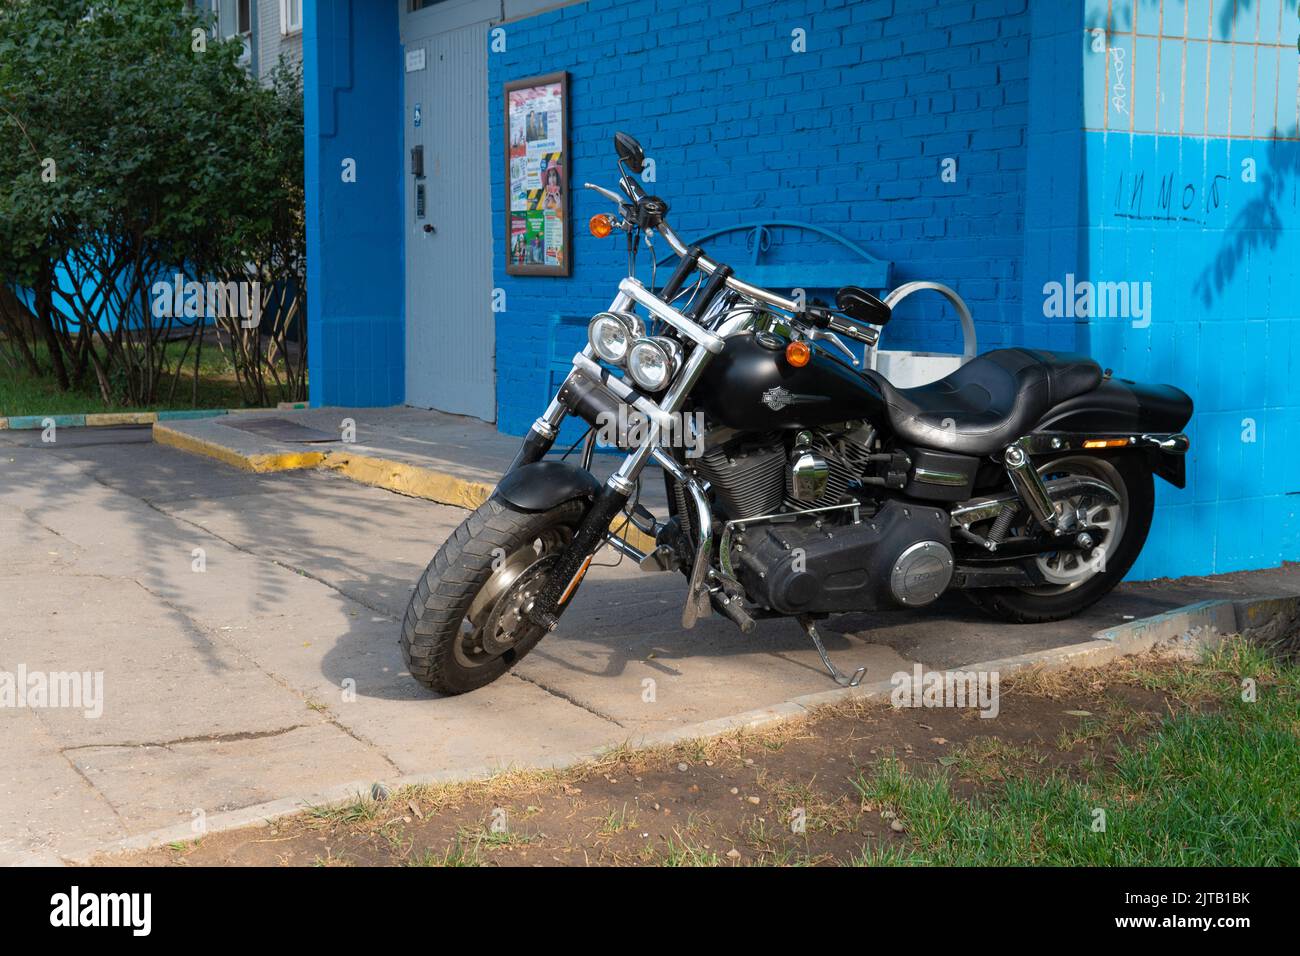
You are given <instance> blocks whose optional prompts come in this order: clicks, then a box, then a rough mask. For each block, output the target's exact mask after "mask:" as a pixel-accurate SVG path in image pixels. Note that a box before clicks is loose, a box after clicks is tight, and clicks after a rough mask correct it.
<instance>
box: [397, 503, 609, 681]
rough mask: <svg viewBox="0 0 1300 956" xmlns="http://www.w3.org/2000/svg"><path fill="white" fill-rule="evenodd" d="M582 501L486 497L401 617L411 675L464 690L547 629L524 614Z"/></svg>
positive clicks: (507, 664)
mask: <svg viewBox="0 0 1300 956" xmlns="http://www.w3.org/2000/svg"><path fill="white" fill-rule="evenodd" d="M584 511H585V506H584V505H583V503H582V502H580V501H570V502H566V503H565V504H562V505H559V506H558V507H555V508H552V509H550V510H549V511H541V512H528V511H516V510H515V509H513V508H511V507H510V506H509V505H507V504H505V503H503V502H501V501H499V500H498V499H496V498H489V499H488V500H487V501H485V502H484V503H483V504H482V505H480V506H479V507H478V508H477V509H476V510H475V511H474V512H473V513H472V514H471V515H470V516H469V517H468V518H466V519H465V520H464V521H463V522H462V523H461V525H460V527H458V528H457V529H456V530H455V531H454V532H453V533H452V535H451V537H449V538H448V539H447V540H446V541H445V542H444V543H443V545H442V547H441V548H439V549H438V553H437V554H436V555H435V556H434V558H433V560H432V561H431V562H429V566H428V568H426V569H425V572H424V574H423V575H421V576H420V580H419V583H418V584H416V587H415V592H414V593H413V594H412V595H411V601H410V603H409V604H408V605H407V608H406V617H405V619H404V620H403V622H402V638H401V644H402V656H403V658H404V659H405V661H406V666H407V667H408V668H409V670H410V672H411V676H412V677H414V678H415V679H416V680H418V681H419V682H420V683H421V684H423V685H424V686H426V687H428V688H430V689H431V690H435V691H437V692H438V693H441V694H464V693H467V692H468V691H471V690H477V689H478V688H480V687H483V686H485V685H487V684H490V683H492V681H494V680H496V679H497V678H498V677H500V676H501V675H502V674H504V673H505V672H506V671H508V670H510V668H512V667H514V666H515V664H517V663H518V662H519V661H520V660H521V659H522V658H523V657H524V655H526V654H527V653H528V652H529V651H531V650H532V649H533V648H534V647H535V646H536V645H537V642H538V641H540V640H541V639H542V636H543V635H544V634H545V630H544V629H543V628H542V627H541V626H540V625H537V624H533V623H532V622H531V621H529V620H527V618H525V617H524V616H523V614H522V611H523V607H524V605H525V604H526V603H527V601H528V600H529V599H530V598H531V597H532V596H535V595H536V593H537V590H538V589H539V587H540V585H541V583H542V582H543V581H544V580H545V579H546V576H547V572H548V570H549V568H548V565H549V563H550V562H551V561H553V560H554V559H555V557H556V556H557V555H558V553H559V551H560V550H561V549H562V548H563V547H564V546H565V545H566V544H568V542H569V540H570V539H571V538H572V536H573V532H574V530H575V529H576V528H577V526H578V524H579V522H580V521H581V520H582V515H583V513H584Z"/></svg>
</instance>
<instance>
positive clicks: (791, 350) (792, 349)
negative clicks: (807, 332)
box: [785, 342, 812, 368]
mask: <svg viewBox="0 0 1300 956" xmlns="http://www.w3.org/2000/svg"><path fill="white" fill-rule="evenodd" d="M811 358H812V349H810V348H808V343H807V342H791V343H790V344H789V345H787V346H786V347H785V360H786V361H787V362H789V363H790V364H791V365H793V366H794V367H795V368H803V367H804V366H805V365H807V364H808V360H809V359H811Z"/></svg>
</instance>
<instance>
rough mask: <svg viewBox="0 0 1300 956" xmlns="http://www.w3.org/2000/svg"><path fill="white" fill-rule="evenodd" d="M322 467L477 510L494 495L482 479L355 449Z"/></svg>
mask: <svg viewBox="0 0 1300 956" xmlns="http://www.w3.org/2000/svg"><path fill="white" fill-rule="evenodd" d="M321 467H322V468H328V469H329V470H330V471H337V472H338V473H339V474H341V475H343V476H345V477H347V478H351V479H352V480H353V481H359V482H360V483H361V484H363V485H372V486H374V487H376V488H384V489H386V490H388V491H396V492H397V493H398V494H403V495H410V496H411V497H412V498H425V499H427V500H429V501H437V502H439V503H441V504H444V505H455V506H456V507H457V508H467V509H469V510H470V511H473V510H474V509H475V508H477V507H478V506H479V505H481V504H482V503H483V502H485V501H486V500H487V499H488V497H489V496H490V495H491V494H492V486H491V485H485V484H483V483H482V482H481V481H468V480H466V479H464V478H457V477H456V476H455V475H449V474H447V473H446V472H441V471H433V470H432V469H429V468H421V467H420V466H418V465H407V464H403V463H402V462H399V461H392V460H390V459H388V458H370V457H367V456H365V455H354V454H352V453H351V452H343V451H336V452H330V453H329V454H327V455H326V456H325V460H324V461H323V462H322V463H321Z"/></svg>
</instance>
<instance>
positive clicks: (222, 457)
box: [153, 422, 325, 474]
mask: <svg viewBox="0 0 1300 956" xmlns="http://www.w3.org/2000/svg"><path fill="white" fill-rule="evenodd" d="M153 440H154V441H155V442H157V443H158V444H159V445H168V446H170V447H172V448H178V449H180V450H181V451H187V452H189V453H190V454H191V455H204V456H206V457H208V458H215V459H216V460H217V461H220V462H223V463H225V464H227V465H231V466H232V467H235V468H238V469H240V470H241V471H252V472H256V473H257V474H265V473H266V472H271V471H295V470H297V469H300V468H315V467H316V466H317V465H319V464H320V463H321V462H322V461H324V460H325V454H324V452H319V451H300V452H283V453H281V454H276V455H241V454H240V453H239V452H237V451H232V450H231V449H229V448H225V447H223V446H222V445H218V444H217V443H216V442H210V441H205V440H203V439H202V438H195V437H194V436H193V435H186V434H185V433H184V432H179V431H177V430H176V429H174V428H170V427H168V426H167V425H164V424H163V423H162V422H154V426H153Z"/></svg>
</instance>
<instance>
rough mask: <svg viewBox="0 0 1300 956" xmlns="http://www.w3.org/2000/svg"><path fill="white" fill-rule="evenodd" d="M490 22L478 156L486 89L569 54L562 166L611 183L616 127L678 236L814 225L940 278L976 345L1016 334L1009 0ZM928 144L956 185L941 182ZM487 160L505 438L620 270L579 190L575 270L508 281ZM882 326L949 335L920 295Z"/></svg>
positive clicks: (584, 8)
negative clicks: (494, 35)
mask: <svg viewBox="0 0 1300 956" xmlns="http://www.w3.org/2000/svg"><path fill="white" fill-rule="evenodd" d="M504 29H505V38H506V50H505V51H504V52H497V53H491V54H489V71H490V72H489V94H490V98H489V128H490V130H491V135H492V145H491V153H490V155H491V156H494V157H497V156H500V155H501V153H502V151H503V149H504V144H503V142H502V139H501V137H502V129H501V119H500V118H501V116H502V110H503V105H502V102H501V95H502V93H501V89H502V84H503V83H504V82H506V81H507V80H511V79H517V78H521V77H527V76H533V75H537V74H542V73H549V72H552V71H555V70H561V69H563V70H568V71H569V74H570V80H569V82H570V94H569V95H570V121H569V132H570V149H571V153H572V163H573V167H572V171H573V178H574V180H575V182H577V183H582V182H584V181H591V182H597V183H601V184H603V185H607V186H609V185H613V181H614V179H615V176H616V174H615V171H614V170H615V167H614V162H613V148H612V139H613V135H614V132H615V130H619V129H622V130H627V131H628V132H630V133H632V134H633V135H635V136H636V137H637V138H638V139H640V140H641V142H642V144H643V146H644V147H645V149H646V152H647V155H649V156H650V157H651V158H653V159H654V160H655V162H656V172H657V179H656V182H654V183H653V184H648V186H647V188H648V189H649V190H650V191H652V192H655V193H657V194H658V195H660V196H662V197H664V198H665V199H667V200H668V202H669V203H670V205H671V207H672V211H671V213H670V218H671V220H672V222H673V224H674V226H675V228H676V229H677V231H678V232H679V233H680V234H681V235H683V236H684V237H688V238H689V237H691V236H698V235H702V234H704V233H708V232H712V231H714V230H717V229H721V228H724V227H727V226H732V225H736V224H739V223H742V222H750V221H755V220H764V219H783V220H795V221H800V222H813V223H816V224H818V225H821V226H824V227H827V228H829V229H831V230H833V231H835V232H837V233H839V234H841V235H843V236H844V237H846V238H848V239H850V240H852V241H854V242H856V243H858V244H859V245H861V246H863V247H865V248H866V249H867V250H868V251H870V252H871V253H872V254H873V255H875V256H876V257H878V258H881V259H886V260H890V261H892V262H893V263H894V280H893V284H895V285H896V284H900V283H902V282H904V281H907V280H910V279H938V280H940V281H944V282H946V283H948V284H950V285H952V286H953V287H954V288H956V289H957V291H958V292H959V293H961V295H962V296H963V297H964V298H965V299H966V301H967V302H968V303H969V304H970V305H971V308H972V310H973V312H974V314H975V318H976V323H977V326H978V332H979V337H980V345H981V347H982V348H989V347H994V346H997V345H1000V344H1006V343H1014V342H1019V341H1020V340H1021V328H1022V326H1021V285H1022V273H1021V259H1022V255H1023V249H1024V237H1023V232H1022V222H1023V216H1024V209H1023V203H1024V199H1023V197H1024V192H1025V190H1024V186H1025V157H1026V149H1025V146H1026V139H1025V122H1026V115H1027V97H1028V51H1029V15H1028V12H1027V6H1026V0H859V2H852V3H850V2H842V0H841V2H837V0H775V2H773V0H710V2H708V3H701V2H699V0H634V2H614V0H591V2H589V3H584V4H577V5H573V6H568V7H564V8H562V9H558V10H554V11H551V12H549V13H545V14H542V15H539V16H536V17H531V18H528V19H525V20H521V21H517V22H513V23H507V24H505V26H504ZM795 30H803V31H804V37H805V39H806V52H802V53H796V52H793V50H792V44H793V43H794V39H795V38H794V36H793V31H795ZM946 157H955V158H956V159H957V181H956V182H955V183H945V182H943V181H942V179H941V176H940V171H941V169H940V164H941V162H942V161H943V159H944V158H946ZM503 174H504V171H503V170H502V168H501V164H500V163H499V162H497V163H494V165H493V177H494V178H493V187H492V195H493V203H494V208H493V214H492V223H493V227H494V229H495V230H496V231H497V232H496V236H495V248H496V274H495V281H496V283H497V285H498V286H499V287H500V288H502V289H504V290H505V292H506V311H504V312H502V313H500V314H499V315H498V318H497V322H498V325H497V342H498V343H499V345H498V351H497V401H498V413H497V415H498V424H499V427H500V428H501V429H502V430H503V431H506V432H510V433H514V434H519V433H522V432H523V431H524V430H526V429H527V427H528V426H529V424H530V423H531V422H532V420H533V419H534V418H535V417H536V416H537V414H538V413H539V412H540V411H541V409H542V408H543V407H544V406H545V403H546V401H547V400H548V399H549V397H550V395H551V393H552V392H553V386H554V384H555V382H554V376H553V374H552V373H551V372H550V364H551V362H552V360H553V358H554V357H555V356H557V355H559V356H562V355H564V354H565V353H566V351H567V354H569V355H571V354H572V352H573V351H574V349H575V348H577V347H578V346H580V344H581V343H582V341H583V336H584V335H585V323H586V319H587V318H588V317H590V316H591V314H592V313H594V312H596V311H599V310H600V309H601V308H604V307H605V306H607V305H608V304H609V301H610V299H611V298H612V297H613V294H614V292H615V287H616V285H617V282H618V280H619V279H620V278H621V277H622V276H623V275H624V274H625V272H626V266H625V256H624V253H623V251H622V248H621V246H618V245H616V244H615V241H614V240H612V239H611V240H604V241H598V240H596V239H593V238H591V237H590V236H589V235H588V234H587V232H586V229H585V223H586V221H587V219H588V218H589V217H590V216H592V215H593V214H595V213H597V212H601V211H604V210H605V209H606V208H607V206H608V204H607V203H606V201H605V200H603V199H600V198H599V197H597V196H595V195H594V194H592V193H590V192H586V191H580V192H578V193H577V194H576V195H575V197H574V206H573V212H574V220H575V229H574V244H575V246H576V248H575V250H574V271H573V276H572V277H571V278H568V279H555V278H533V277H528V278H524V277H510V276H507V275H506V274H505V269H504V261H503V257H502V253H501V248H502V245H503V243H502V237H501V234H500V230H501V228H502V223H503V218H504V206H503V204H504V188H505V187H504V183H503V180H502V177H503ZM719 254H720V253H719ZM738 271H740V272H741V275H742V276H743V269H740V270H738ZM887 335H888V339H887V341H888V343H889V344H891V345H892V346H895V347H902V348H928V349H932V350H935V351H956V352H959V351H960V350H961V347H960V346H961V343H960V332H959V329H958V326H957V323H956V321H955V319H954V318H953V317H952V316H951V314H949V313H947V312H946V311H945V310H944V309H943V308H941V307H940V306H939V304H938V301H937V300H934V301H932V302H923V301H921V300H919V299H918V300H913V302H912V303H910V304H905V306H904V307H903V308H902V309H900V312H899V317H898V318H897V319H896V320H895V322H894V323H892V324H891V325H890V327H889V330H888V333H887Z"/></svg>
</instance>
